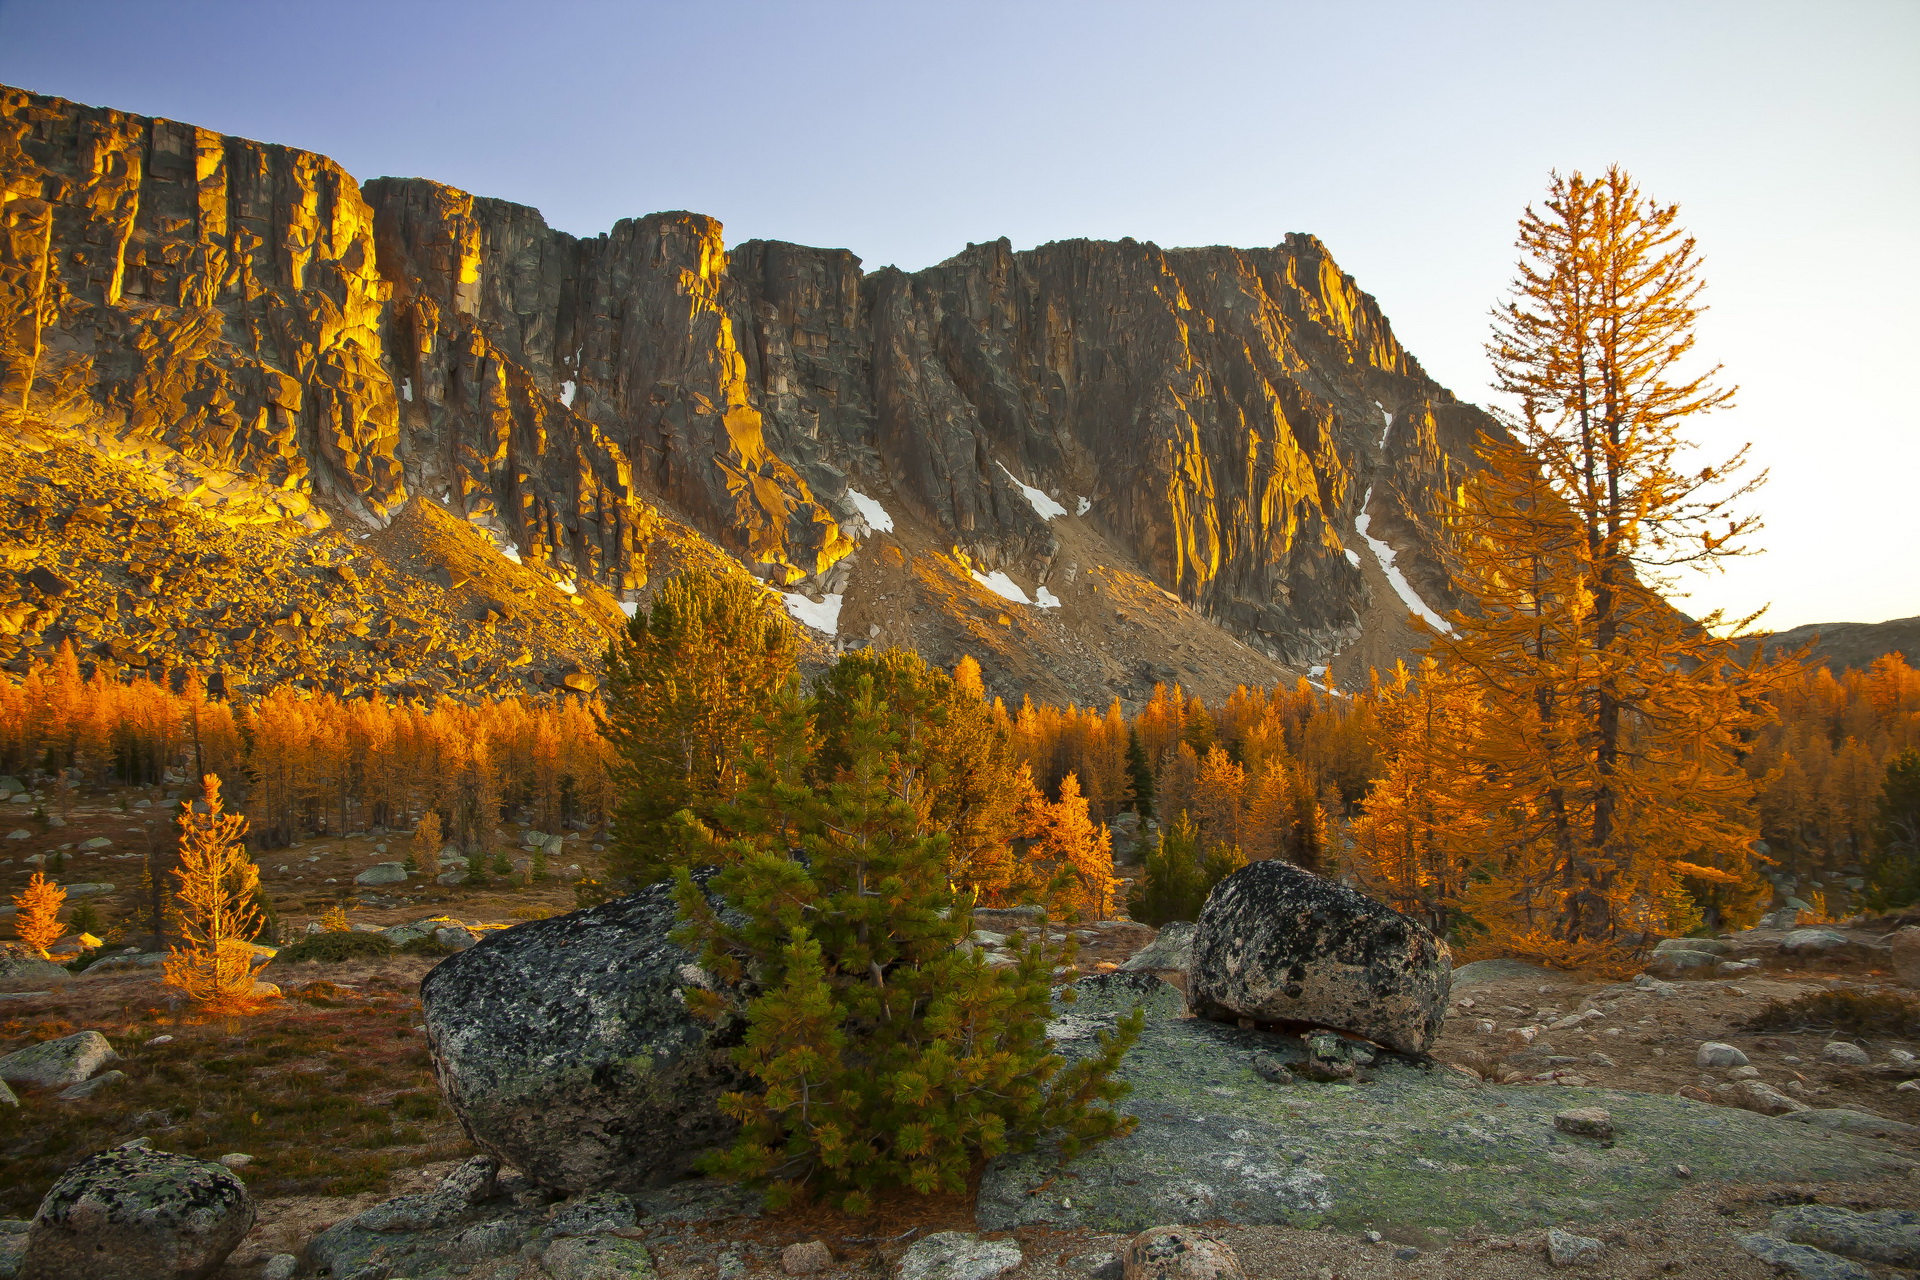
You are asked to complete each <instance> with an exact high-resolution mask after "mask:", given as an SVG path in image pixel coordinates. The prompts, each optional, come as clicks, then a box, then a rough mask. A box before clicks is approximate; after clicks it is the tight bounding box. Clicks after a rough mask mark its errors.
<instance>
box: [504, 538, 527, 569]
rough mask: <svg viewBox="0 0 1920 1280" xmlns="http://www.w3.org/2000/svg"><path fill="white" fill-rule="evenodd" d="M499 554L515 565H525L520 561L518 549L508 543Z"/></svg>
mask: <svg viewBox="0 0 1920 1280" xmlns="http://www.w3.org/2000/svg"><path fill="white" fill-rule="evenodd" d="M500 554H501V555H503V556H505V557H506V558H507V559H509V560H511V561H513V562H514V563H515V564H523V563H525V562H524V561H522V560H521V559H520V548H519V547H518V546H517V545H515V544H514V543H511V542H509V543H508V544H507V545H506V546H504V547H502V548H500Z"/></svg>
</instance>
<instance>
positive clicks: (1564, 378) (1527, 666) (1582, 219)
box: [1428, 168, 1766, 947]
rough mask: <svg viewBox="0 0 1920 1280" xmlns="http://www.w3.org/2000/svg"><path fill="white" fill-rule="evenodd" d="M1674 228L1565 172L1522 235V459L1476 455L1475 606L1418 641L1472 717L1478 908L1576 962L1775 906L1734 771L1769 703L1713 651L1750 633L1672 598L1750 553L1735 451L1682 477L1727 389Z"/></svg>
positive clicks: (1464, 545)
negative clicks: (1480, 865) (1706, 908)
mask: <svg viewBox="0 0 1920 1280" xmlns="http://www.w3.org/2000/svg"><path fill="white" fill-rule="evenodd" d="M1677 217H1678V214H1677V210H1676V209H1675V207H1674V206H1671V205H1660V204H1658V203H1656V202H1654V201H1652V200H1650V199H1647V198H1646V197H1644V196H1643V195H1642V194H1641V192H1640V191H1639V189H1638V187H1637V186H1635V184H1634V183H1633V180H1632V179H1631V178H1630V177H1629V176H1628V175H1627V174H1626V173H1624V172H1623V171H1621V170H1620V169H1618V168H1614V169H1610V170H1608V171H1607V172H1606V173H1605V174H1603V175H1602V176H1601V177H1599V178H1598V179H1593V180H1589V179H1587V178H1585V177H1583V176H1582V175H1580V174H1578V173H1576V174H1574V175H1573V176H1572V177H1570V178H1562V177H1559V176H1557V175H1556V176H1555V178H1554V179H1553V182H1552V185H1551V189H1550V191H1549V195H1548V199H1547V201H1546V204H1545V206H1544V208H1543V209H1542V210H1535V209H1533V208H1529V209H1528V210H1527V212H1526V214H1525V216H1524V217H1523V218H1522V219H1521V223H1520V236H1519V248H1520V250H1521V260H1520V265H1519V271H1518V276H1517V278H1516V280H1515V281H1514V284H1513V287H1512V290H1511V294H1510V297H1509V299H1508V301H1507V302H1506V303H1505V304H1504V305H1503V306H1501V307H1500V308H1499V309H1498V310H1497V312H1496V325H1495V330H1494V335H1493V338H1492V340H1491V341H1490V342H1489V344H1488V348H1487V350H1488V354H1489V356H1490V357H1491V359H1492V362H1493V365H1494V368H1495V371H1496V382H1497V385H1498V387H1499V388H1500V389H1501V390H1502V391H1504V392H1506V393H1508V394H1510V395H1511V396H1513V397H1514V398H1515V399H1516V401H1517V402H1518V405H1519V412H1518V413H1517V414H1509V415H1507V419H1508V426H1509V428H1510V430H1511V432H1512V435H1513V437H1514V440H1515V442H1516V443H1509V442H1506V441H1500V440H1494V439H1490V438H1483V441H1482V447H1481V456H1482V459H1483V461H1484V464H1485V466H1484V469H1483V470H1482V471H1481V472H1480V473H1479V474H1478V475H1477V476H1476V477H1475V478H1474V479H1473V480H1472V481H1471V482H1470V483H1469V484H1467V485H1466V486H1465V488H1464V490H1463V492H1462V493H1461V495H1460V498H1459V501H1458V503H1457V505H1456V506H1454V507H1453V508H1452V509H1451V510H1450V511H1448V512H1446V513H1445V515H1446V518H1447V520H1448V521H1449V523H1450V525H1451V531H1452V533H1453V538H1452V539H1451V542H1452V544H1453V546H1454V548H1455V559H1454V563H1453V564H1452V566H1451V568H1452V570H1453V574H1454V578H1455V581H1456V583H1457V584H1458V585H1459V586H1460V587H1461V588H1462V589H1463V591H1464V593H1465V594H1466V595H1467V596H1468V597H1469V598H1470V599H1471V600H1472V601H1473V602H1474V605H1473V607H1472V608H1471V609H1470V610H1468V611H1466V612H1463V613H1461V614H1459V615H1457V616H1456V618H1455V619H1454V623H1453V627H1452V629H1451V630H1450V631H1449V632H1448V633H1445V634H1436V635H1434V637H1433V638H1432V640H1431V641H1430V643H1429V645H1428V653H1429V654H1430V655H1431V656H1433V657H1434V658H1435V659H1437V660H1438V662H1439V663H1440V665H1441V666H1442V667H1444V668H1446V669H1447V671H1448V672H1449V674H1450V675H1451V676H1453V677H1456V678H1459V679H1461V680H1463V681H1465V682H1467V684H1468V685H1470V686H1471V693H1472V696H1473V697H1474V698H1475V699H1476V700H1477V701H1478V702H1479V704H1480V707H1481V711H1480V713H1479V731H1478V733H1477V734H1476V735H1475V738H1474V744H1475V745H1474V747H1473V751H1474V757H1473V759H1472V760H1471V761H1470V762H1469V764H1470V766H1471V767H1470V768H1469V769H1468V771H1467V773H1468V777H1469V779H1470V780H1471V784H1472V785H1471V786H1469V787H1468V788H1467V789H1466V790H1464V791H1463V792H1462V803H1464V804H1467V805H1469V806H1470V807H1471V809H1472V811H1473V812H1474V813H1475V814H1476V815H1481V816H1484V817H1485V818H1486V819H1487V821H1486V823H1485V825H1484V826H1483V828H1482V829H1483V832H1484V834H1485V839H1486V840H1487V842H1488V844H1487V846H1486V849H1485V852H1486V853H1487V855H1488V856H1490V857H1492V858H1494V859H1496V861H1497V863H1498V865H1499V867H1500V868H1502V876H1501V878H1499V879H1497V880H1496V881H1492V882H1487V881H1483V882H1482V889H1483V892H1482V894H1481V896H1480V899H1479V902H1478V910H1479V911H1480V912H1481V913H1482V914H1483V915H1484V914H1485V913H1489V912H1492V913H1497V914H1500V915H1502V916H1504V917H1506V918H1508V920H1509V922H1510V926H1511V927H1514V928H1521V929H1535V930H1539V931H1544V933H1545V934H1546V935H1548V936H1550V937H1551V938H1553V939H1557V940H1559V941H1561V942H1564V943H1567V944H1579V945H1581V946H1585V947H1606V946H1611V945H1615V944H1616V943H1618V942H1620V941H1621V940H1623V939H1627V938H1629V937H1632V938H1636V939H1637V938H1638V937H1642V936H1644V935H1645V934H1647V933H1650V932H1666V931H1684V930H1685V929H1686V928H1688V927H1691V926H1692V925H1694V924H1697V923H1698V922H1699V919H1700V916H1699V914H1698V907H1697V904H1698V902H1699V901H1700V900H1701V899H1702V898H1707V897H1714V896H1715V895H1718V897H1719V898H1720V899H1721V900H1720V901H1719V902H1718V903H1716V904H1715V905H1716V910H1718V911H1719V913H1720V915H1721V920H1720V921H1719V923H1722V924H1726V923H1732V922H1737V921H1738V920H1739V919H1741V918H1743V917H1744V916H1747V915H1750V914H1751V910H1752V909H1753V902H1754V899H1755V897H1756V894H1757V893H1758V892H1759V891H1760V890H1761V889H1762V888H1764V886H1761V885H1760V884H1759V882H1758V878H1757V876H1756V874H1755V872H1754V869H1753V866H1752V856H1751V852H1750V849H1751V845H1752V842H1753V840H1754V838H1755V836H1756V835H1757V831H1756V830H1755V828H1754V823H1753V819H1752V809H1751V805H1750V803H1749V802H1750V799H1751V792H1752V788H1751V785H1750V783H1749V780H1748V779H1747V777H1746V775H1745V774H1744V772H1743V771H1742V770H1741V769H1740V768H1739V763H1738V754H1739V747H1740V742H1741V739H1742V737H1743V736H1744V735H1746V734H1748V733H1749V732H1751V731H1752V730H1753V729H1754V728H1756V727H1757V726H1758V725H1760V724H1761V723H1763V722H1764V720H1765V718H1766V717H1765V711H1764V707H1763V706H1762V705H1761V704H1760V703H1759V701H1758V697H1757V695H1758V694H1759V693H1760V692H1761V691H1762V686H1761V684H1760V683H1759V677H1758V676H1757V674H1756V673H1755V672H1754V671H1753V670H1751V669H1749V668H1747V667H1745V666H1743V665H1742V663H1741V660H1740V658H1739V655H1738V653H1737V651H1736V650H1735V648H1734V646H1733V645H1732V644H1731V643H1730V642H1726V641H1722V640H1719V639H1716V636H1715V633H1716V631H1718V630H1719V629H1721V628H1723V627H1727V626H1733V627H1736V628H1737V626H1738V625H1739V621H1740V620H1732V619H1727V618H1725V617H1723V616H1722V615H1720V614H1719V613H1713V614H1709V615H1707V616H1705V617H1703V618H1700V619H1698V620H1694V619H1689V618H1687V617H1685V616H1684V615H1682V614H1681V613H1679V612H1678V611H1677V610H1676V609H1674V607H1673V606H1672V605H1671V604H1669V603H1668V601H1667V600H1666V599H1665V598H1664V596H1663V595H1662V594H1661V593H1662V591H1663V590H1664V589H1667V588H1670V587H1671V586H1672V585H1673V584H1674V575H1675V574H1676V572H1677V571H1678V570H1680V569H1682V568H1687V567H1691V568H1712V567H1714V566H1715V565H1716V564H1717V563H1718V562H1720V561H1722V560H1723V559H1724V558H1726V557H1728V556H1732V555H1737V554H1741V552H1742V547H1741V540H1742V538H1743V536H1744V535H1746V534H1748V533H1750V532H1751V531H1752V530H1753V529H1754V528H1755V527H1756V521H1755V520H1754V518H1753V517H1751V516H1746V515H1741V514H1738V513H1737V511H1736V508H1737V506H1738V504H1739V503H1740V501H1741V500H1742V499H1744V498H1745V497H1746V496H1747V495H1749V494H1750V493H1751V492H1752V491H1753V489H1754V487H1755V486H1756V485H1757V484H1758V482H1759V481H1758V479H1754V480H1747V481H1744V482H1743V481H1741V480H1740V478H1739V476H1738V472H1739V471H1740V468H1741V464H1742V458H1743V454H1744V452H1745V451H1744V450H1740V451H1738V452H1736V453H1735V454H1734V455H1733V456H1732V457H1731V458H1730V459H1729V460H1728V461H1726V462H1724V463H1718V464H1711V465H1706V466H1696V465H1694V464H1693V463H1692V462H1691V461H1690V459H1689V457H1688V451H1689V448H1690V444H1689V441H1688V440H1687V438H1686V437H1685V436H1684V435H1683V428H1684V427H1685V426H1686V425H1687V424H1688V423H1690V422H1691V421H1693V420H1695V419H1697V418H1699V417H1700V416H1701V415H1704V414H1707V413H1710V412H1712V411H1715V410H1719V409H1723V408H1725V407H1726V406H1727V405H1728V404H1729V403H1730V402H1731V398H1732V392H1731V391H1730V390H1724V389H1721V388H1719V387H1717V386H1716V385H1715V383H1714V378H1715V376H1716V374H1717V372H1718V371H1717V369H1712V370H1706V371H1704V372H1693V371H1691V370H1690V369H1689V368H1688V367H1687V360H1688V357H1689V355H1690V353H1691V351H1692V348H1693V345H1694V334H1693V329H1694V324H1695V322H1696V320H1697V319H1698V317H1699V315H1700V314H1701V311H1702V310H1703V307H1702V304H1701V302H1700V294H1701V289H1702V287H1703V286H1702V283H1701V281H1700V279H1699V274H1698V268H1699V262H1698V257H1697V253H1696V249H1695V245H1694V242H1693V240H1692V239H1691V238H1689V237H1687V236H1686V235H1685V233H1684V232H1683V231H1682V230H1681V229H1680V227H1679V225H1678V221H1677ZM1762 478H1763V477H1762Z"/></svg>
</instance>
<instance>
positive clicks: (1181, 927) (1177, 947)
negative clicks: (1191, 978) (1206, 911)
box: [1120, 920, 1194, 973]
mask: <svg viewBox="0 0 1920 1280" xmlns="http://www.w3.org/2000/svg"><path fill="white" fill-rule="evenodd" d="M1193 934H1194V926H1193V925H1191V924H1188V923H1187V922H1186V921H1184V920H1177V921H1175V922H1174V923H1172V924H1169V925H1167V926H1166V927H1164V928H1163V929H1161V930H1160V932H1159V934H1158V935H1157V936H1156V937H1155V938H1154V940H1153V941H1152V942H1149V943H1148V944H1147V945H1146V946H1144V947H1142V948H1140V950H1138V951H1136V952H1135V953H1134V954H1133V955H1132V956H1131V957H1129V958H1128V959H1127V960H1126V961H1125V962H1124V963H1122V964H1121V966H1120V968H1121V970H1122V971H1123V972H1126V973H1185V972H1187V971H1188V970H1189V969H1191V968H1193Z"/></svg>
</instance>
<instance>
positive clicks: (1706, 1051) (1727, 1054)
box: [1693, 1040, 1747, 1071]
mask: <svg viewBox="0 0 1920 1280" xmlns="http://www.w3.org/2000/svg"><path fill="white" fill-rule="evenodd" d="M1693 1065H1694V1066H1696V1067H1699V1068H1700V1069H1701V1070H1702V1071H1712V1070H1714V1069H1715V1068H1718V1067H1744V1066H1746V1065H1747V1055H1746V1054H1744V1053H1742V1052H1741V1051H1740V1050H1739V1049H1737V1048H1735V1047H1734V1046H1733V1045H1730V1044H1722V1043H1721V1042H1720V1041H1718V1040H1709V1041H1707V1042H1706V1043H1705V1044H1703V1045H1701V1046H1700V1049H1699V1051H1698V1052H1697V1053H1695V1054H1694V1055H1693Z"/></svg>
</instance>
